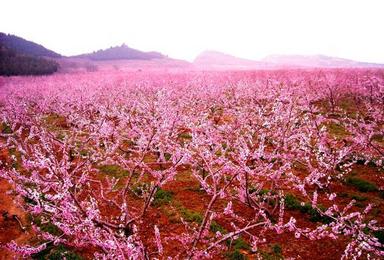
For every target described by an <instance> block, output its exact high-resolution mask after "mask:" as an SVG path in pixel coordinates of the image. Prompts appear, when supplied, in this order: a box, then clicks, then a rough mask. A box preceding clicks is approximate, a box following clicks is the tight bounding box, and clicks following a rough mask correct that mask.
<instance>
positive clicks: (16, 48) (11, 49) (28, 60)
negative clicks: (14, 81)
mask: <svg viewBox="0 0 384 260" xmlns="http://www.w3.org/2000/svg"><path fill="white" fill-rule="evenodd" d="M59 57H61V55H60V54H58V53H55V52H53V51H51V50H48V49H46V48H45V47H43V46H41V45H39V44H36V43H34V42H31V41H27V40H25V39H23V38H20V37H17V36H14V35H9V34H4V33H0V75H4V76H13V75H48V74H52V73H55V72H56V71H57V70H58V68H59V64H58V63H57V62H56V61H54V60H53V58H59Z"/></svg>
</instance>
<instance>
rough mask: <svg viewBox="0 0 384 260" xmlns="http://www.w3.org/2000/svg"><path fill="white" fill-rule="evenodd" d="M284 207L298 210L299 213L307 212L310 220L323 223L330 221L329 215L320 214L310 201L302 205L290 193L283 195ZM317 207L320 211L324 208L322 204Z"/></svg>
mask: <svg viewBox="0 0 384 260" xmlns="http://www.w3.org/2000/svg"><path fill="white" fill-rule="evenodd" d="M285 207H286V208H287V209H290V210H298V211H300V212H301V213H304V214H307V215H308V217H309V220H310V221H311V222H321V223H325V224H328V223H330V222H332V219H331V218H330V217H328V216H323V215H321V214H320V213H319V212H318V211H317V209H315V208H313V207H312V205H311V204H310V203H304V205H302V203H301V202H300V201H299V200H298V199H297V198H296V197H295V196H294V195H292V194H287V195H286V196H285ZM318 207H319V208H320V209H321V210H322V211H324V210H325V208H324V207H323V206H322V205H318Z"/></svg>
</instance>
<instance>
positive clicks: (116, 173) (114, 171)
mask: <svg viewBox="0 0 384 260" xmlns="http://www.w3.org/2000/svg"><path fill="white" fill-rule="evenodd" d="M98 169H99V171H100V172H101V173H103V174H106V175H108V176H110V177H115V178H122V177H125V176H128V175H129V172H128V171H127V170H125V169H123V168H122V167H120V166H119V165H116V164H106V165H101V166H98Z"/></svg>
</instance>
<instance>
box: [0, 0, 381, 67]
mask: <svg viewBox="0 0 384 260" xmlns="http://www.w3.org/2000/svg"><path fill="white" fill-rule="evenodd" d="M1 9H2V11H1V15H0V31H2V32H5V33H11V34H15V35H18V36H21V37H23V38H25V39H28V40H32V41H34V42H37V43H40V44H42V45H44V46H45V47H47V48H49V49H52V50H54V51H56V52H59V53H61V54H63V55H75V54H81V53H87V52H92V51H94V50H98V49H104V48H108V47H111V46H116V45H121V44H122V43H126V44H127V45H128V46H130V47H132V48H137V49H140V50H144V51H152V50H153V51H159V52H162V53H163V54H166V55H168V56H170V57H173V58H180V59H186V60H193V59H194V58H195V57H196V55H198V54H199V53H200V52H202V51H204V50H217V51H221V52H225V53H229V54H232V55H236V56H239V57H244V58H249V59H261V58H263V57H265V56H266V55H270V54H304V55H311V54H324V55H330V56H337V57H343V58H349V59H355V60H360V61H368V62H380V63H384V50H383V46H384V34H383V33H382V30H383V28H382V27H383V25H384V15H383V13H382V12H383V10H384V2H383V1H380V0H376V1H372V0H364V1H351V0H345V1H344V0H343V1H330V0H326V1H324V0H323V1H308V0H302V1H299V0H294V1H276V0H274V1H271V0H270V1H242V0H236V1H223V0H221V1H202V0H195V1H181V0H165V1H145V0H141V1H112V0H111V1H94V0H93V1H75V0H67V1H60V2H59V1H48V0H44V1H43V0H37V1H29V0H24V1H21V0H8V1H7V0H6V1H2V3H1Z"/></svg>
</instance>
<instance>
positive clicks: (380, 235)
mask: <svg viewBox="0 0 384 260" xmlns="http://www.w3.org/2000/svg"><path fill="white" fill-rule="evenodd" d="M373 235H374V236H375V237H376V238H377V239H378V240H379V242H380V243H381V244H384V230H377V231H374V232H373Z"/></svg>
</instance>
